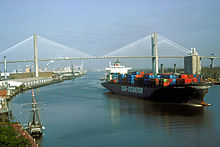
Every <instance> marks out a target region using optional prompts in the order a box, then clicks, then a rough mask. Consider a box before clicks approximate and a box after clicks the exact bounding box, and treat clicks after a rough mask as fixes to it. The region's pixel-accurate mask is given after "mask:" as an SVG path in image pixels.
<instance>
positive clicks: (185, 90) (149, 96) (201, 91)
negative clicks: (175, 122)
mask: <svg viewBox="0 0 220 147" xmlns="http://www.w3.org/2000/svg"><path fill="white" fill-rule="evenodd" d="M101 84H102V86H103V87H105V88H107V89H108V90H110V91H111V92H112V93H114V94H118V95H123V96H129V97H135V98H141V99H146V100H151V101H158V102H170V103H181V104H190V105H191V104H192V105H193V104H195V105H210V104H207V103H205V102H204V97H205V94H206V93H208V88H209V87H208V86H206V85H193V84H190V85H185V84H184V85H170V86H166V87H139V86H133V85H123V84H119V83H113V82H103V83H101Z"/></svg>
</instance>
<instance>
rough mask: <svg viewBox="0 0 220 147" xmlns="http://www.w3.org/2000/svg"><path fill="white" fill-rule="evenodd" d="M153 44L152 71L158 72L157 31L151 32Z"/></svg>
mask: <svg viewBox="0 0 220 147" xmlns="http://www.w3.org/2000/svg"><path fill="white" fill-rule="evenodd" d="M151 45H152V56H153V57H152V72H153V73H156V74H158V50H157V33H156V32H154V33H152V34H151Z"/></svg>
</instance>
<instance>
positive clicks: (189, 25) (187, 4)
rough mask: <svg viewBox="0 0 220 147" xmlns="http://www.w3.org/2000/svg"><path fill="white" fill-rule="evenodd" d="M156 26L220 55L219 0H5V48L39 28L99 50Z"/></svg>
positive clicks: (0, 33) (1, 24) (1, 32)
mask: <svg viewBox="0 0 220 147" xmlns="http://www.w3.org/2000/svg"><path fill="white" fill-rule="evenodd" d="M152 32H158V33H159V34H161V35H163V36H165V37H166V38H168V39H169V40H172V41H174V42H177V43H178V44H180V45H182V46H184V47H185V48H189V49H190V48H192V47H195V48H197V50H198V52H199V53H200V55H203V56H205V55H210V54H211V53H214V55H215V56H220V40H219V39H220V35H219V34H220V1H219V0H209V1H205V0H157V1H153V0H1V1H0V51H3V50H5V49H7V48H9V47H11V46H13V45H15V44H16V43H19V42H21V41H23V40H24V39H26V38H28V37H30V36H31V35H33V34H34V33H36V34H38V35H40V36H43V37H45V38H47V39H49V40H52V41H55V42H58V43H61V44H64V45H66V46H69V47H73V48H75V49H77V50H80V51H83V52H86V53H88V54H91V55H97V56H100V55H103V54H106V53H108V52H111V51H113V50H115V49H118V48H120V47H122V46H125V45H127V44H129V43H131V42H133V41H136V40H138V39H140V38H142V37H144V36H147V35H149V34H150V33H152ZM0 58H2V57H0Z"/></svg>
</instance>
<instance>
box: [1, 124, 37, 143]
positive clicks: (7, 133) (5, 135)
mask: <svg viewBox="0 0 220 147" xmlns="http://www.w3.org/2000/svg"><path fill="white" fill-rule="evenodd" d="M0 146H32V147H37V146H38V145H37V144H36V143H35V142H34V140H33V138H31V136H29V135H28V134H27V133H26V132H25V130H24V129H23V128H22V127H21V125H20V124H19V123H0Z"/></svg>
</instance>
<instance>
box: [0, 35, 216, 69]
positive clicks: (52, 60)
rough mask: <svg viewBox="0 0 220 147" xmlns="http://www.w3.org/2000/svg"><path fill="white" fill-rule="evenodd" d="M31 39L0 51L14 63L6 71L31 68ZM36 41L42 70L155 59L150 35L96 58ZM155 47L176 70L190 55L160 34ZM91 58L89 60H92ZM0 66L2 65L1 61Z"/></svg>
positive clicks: (145, 62) (139, 64) (161, 59)
mask: <svg viewBox="0 0 220 147" xmlns="http://www.w3.org/2000/svg"><path fill="white" fill-rule="evenodd" d="M33 40H34V37H33V36H31V37H29V38H27V39H25V40H24V41H22V42H20V43H18V44H16V45H14V46H12V47H10V48H8V49H6V50H4V51H2V52H0V57H3V56H6V58H7V63H16V64H14V65H12V64H10V65H9V67H8V68H9V71H12V70H14V69H18V70H19V68H20V70H21V69H24V67H26V66H30V67H31V66H32V67H33V63H34V61H35V59H34V57H35V56H34V55H35V54H34V43H33ZM36 42H37V49H38V61H39V64H40V65H39V66H40V68H41V69H45V68H46V67H47V69H48V67H51V70H52V69H55V68H58V67H64V66H68V65H70V64H72V63H73V62H74V64H80V63H79V62H82V60H84V64H85V66H86V67H88V68H91V69H99V68H102V67H106V66H108V64H107V63H108V62H109V61H112V60H115V59H120V60H121V61H122V62H123V63H124V64H125V65H126V64H128V65H131V66H134V67H136V68H144V67H145V68H147V67H149V68H150V67H151V59H152V58H153V57H155V56H154V55H153V54H152V38H151V35H148V36H146V37H143V38H141V39H139V40H137V41H135V42H133V43H131V44H128V45H125V46H123V47H121V48H119V49H116V50H113V51H111V52H110V53H107V54H105V55H102V56H98V57H97V56H93V55H90V54H87V53H85V52H82V51H79V50H76V49H74V48H70V47H67V46H65V45H62V44H59V43H56V42H53V41H51V40H48V39H46V38H44V37H41V36H37V40H36ZM157 47H158V58H159V62H161V63H164V62H165V63H167V64H168V65H169V64H173V63H178V64H179V65H180V67H183V58H184V57H185V56H187V55H189V53H190V50H189V49H186V48H184V47H183V46H181V45H179V44H177V43H175V42H172V41H170V40H168V39H167V38H165V37H163V36H162V35H160V34H158V35H157ZM94 52H95V51H94ZM201 57H202V58H207V59H210V58H212V59H220V57H210V56H201ZM91 59H93V61H92V60H91ZM165 59H166V61H165ZM167 59H169V60H170V61H168V60H167ZM169 62H170V63H169ZM0 63H3V58H2V62H0ZM10 67H11V68H10Z"/></svg>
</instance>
